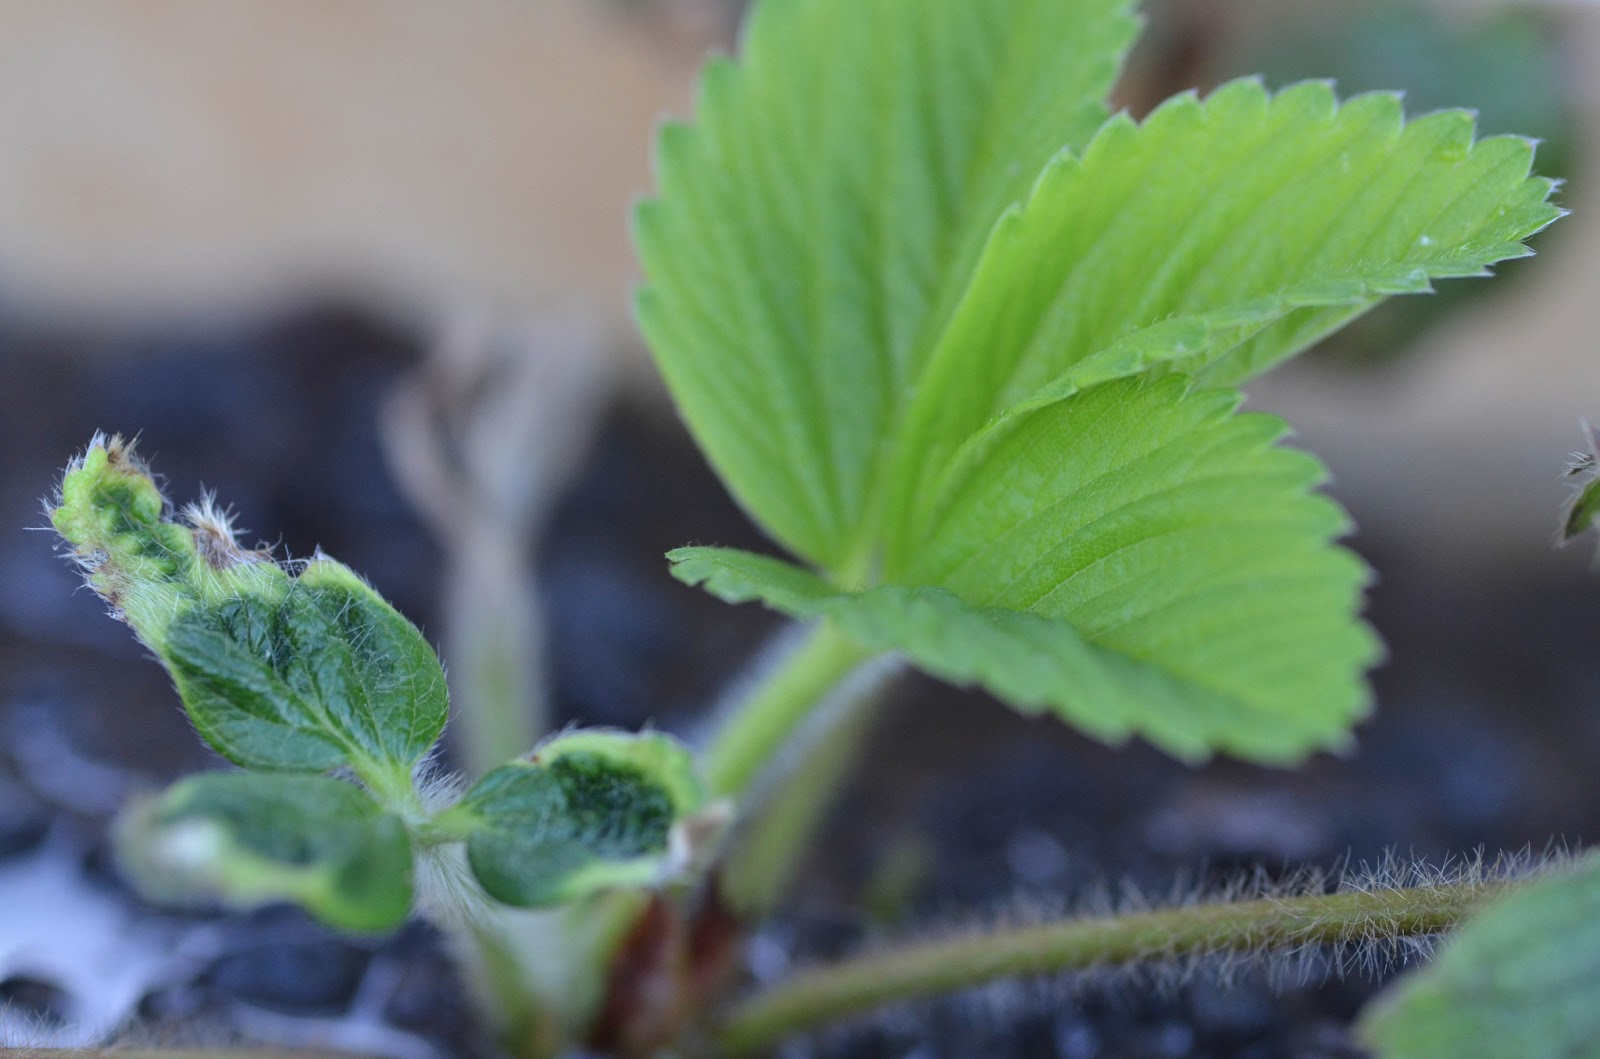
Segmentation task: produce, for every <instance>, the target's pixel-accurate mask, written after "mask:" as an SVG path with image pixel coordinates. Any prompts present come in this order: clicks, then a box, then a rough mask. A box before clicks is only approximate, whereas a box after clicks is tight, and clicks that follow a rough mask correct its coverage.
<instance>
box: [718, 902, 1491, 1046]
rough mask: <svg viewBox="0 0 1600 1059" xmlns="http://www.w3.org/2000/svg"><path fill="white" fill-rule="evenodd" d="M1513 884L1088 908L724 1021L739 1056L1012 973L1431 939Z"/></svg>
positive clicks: (849, 976)
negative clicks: (1097, 912)
mask: <svg viewBox="0 0 1600 1059" xmlns="http://www.w3.org/2000/svg"><path fill="white" fill-rule="evenodd" d="M1509 885H1514V884H1510V883H1504V882H1488V883H1486V882H1483V881H1481V880H1478V881H1470V880H1469V881H1464V882H1461V883H1454V884H1443V885H1431V886H1416V887H1412V888H1405V889H1377V890H1371V891H1363V890H1352V891H1348V892H1342V893H1334V894H1317V895H1310V896H1304V897H1284V898H1271V897H1266V898H1257V899H1253V900H1247V901H1235V902H1227V903H1214V904H1197V905H1192V906H1188V907H1183V908H1168V909H1160V910H1156V911H1150V912H1140V913H1134V914H1127V915H1112V916H1104V917H1093V918H1080V919H1072V920H1066V921H1060V922H1055V923H1043V924H1039V925H1035V926H1025V927H1014V928H1008V929H1002V930H997V931H994V932H992V933H985V934H977V935H970V936H963V937H956V938H948V939H943V940H935V941H925V942H920V943H916V944H910V945H906V946H904V947H901V948H894V949H887V950H884V951H880V952H876V953H872V954H869V955H866V956H863V957H860V958H858V959H855V960H852V961H849V962H846V963H842V964H838V965H835V966H832V967H820V968H817V969H814V970H811V971H805V972H802V973H800V974H798V975H796V976H794V977H793V978H791V979H789V980H788V981H787V982H784V983H781V984H779V985H777V986H775V987H773V988H772V989H770V990H767V991H766V992H763V993H759V994H757V995H756V996H754V997H752V998H750V999H748V1000H746V1001H744V1002H743V1003H741V1004H738V1005H736V1006H735V1007H734V1008H733V1010H732V1011H731V1012H730V1013H729V1014H728V1016H727V1017H726V1019H725V1020H724V1021H723V1022H722V1024H721V1025H720V1027H719V1028H718V1031H717V1042H718V1045H719V1047H720V1049H721V1051H722V1052H723V1053H724V1054H726V1055H730V1056H740V1055H749V1054H751V1053H755V1052H760V1051H762V1050H765V1049H768V1048H770V1047H772V1046H773V1045H775V1044H776V1043H778V1042H779V1041H781V1040H782V1039H783V1038H785V1037H787V1036H789V1035H790V1034H793V1033H796V1032H799V1031H802V1030H807V1029H811V1028H814V1027H817V1026H821V1025H823V1024H826V1023H830V1022H835V1021H838V1020H840V1019H843V1018H846V1017H848V1016H850V1015H854V1014H859V1013H861V1012H865V1011H870V1010H872V1009H874V1008H878V1007H882V1006H884V1005H887V1004H891V1003H894V1002H896V1001H900V1000H909V999H914V998H919V997H929V996H935V995H938V994H941V993H949V992H955V991H957V990H961V989H968V988H972V987H975V986H981V985H985V984H988V983H990V982H994V981H997V980H1000V979H1005V978H1016V977H1022V976H1027V975H1039V974H1052V973H1059V972H1065V971H1077V970H1087V969H1091V968H1095V967H1102V966H1107V965H1116V964H1126V963H1132V962H1136V961H1155V960H1164V959H1181V958H1183V957H1186V956H1196V955H1206V954H1212V953H1229V952H1253V951H1258V950H1263V949H1293V948H1297V947H1300V946H1304V945H1322V944H1339V943H1346V942H1361V941H1374V940H1383V939H1398V938H1406V937H1426V936H1428V935H1433V934H1438V933H1441V932H1443V931H1446V930H1448V929H1450V928H1451V927H1453V926H1455V924H1456V923H1457V922H1459V921H1460V920H1461V919H1462V918H1463V917H1464V916H1465V915H1466V914H1467V913H1469V912H1471V911H1472V910H1473V909H1475V908H1477V907H1478V906H1479V905H1480V904H1482V903H1483V902H1484V901H1486V900H1488V899H1490V898H1491V897H1493V896H1495V895H1496V894H1498V893H1500V892H1502V891H1503V890H1504V889H1505V888H1506V887H1507V886H1509Z"/></svg>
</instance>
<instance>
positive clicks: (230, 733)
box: [53, 439, 449, 782]
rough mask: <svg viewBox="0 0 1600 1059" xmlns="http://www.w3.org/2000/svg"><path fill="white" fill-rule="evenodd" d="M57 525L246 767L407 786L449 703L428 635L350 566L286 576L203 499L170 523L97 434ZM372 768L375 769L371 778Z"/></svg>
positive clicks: (137, 468) (206, 732)
mask: <svg viewBox="0 0 1600 1059" xmlns="http://www.w3.org/2000/svg"><path fill="white" fill-rule="evenodd" d="M53 517H54V521H55V524H56V527H57V528H58V529H59V530H60V531H61V533H62V535H63V536H64V537H65V538H66V539H67V540H68V541H69V542H70V543H71V544H72V545H73V546H74V549H75V554H76V555H77V556H78V557H79V559H80V561H81V562H82V563H83V564H84V565H85V566H86V567H87V568H88V571H89V581H90V584H92V585H93V586H94V587H95V588H96V590H97V591H99V592H100V594H101V595H102V596H104V597H105V598H106V599H107V600H108V601H110V602H111V604H112V606H113V607H114V608H115V610H116V612H117V613H118V615H119V616H121V617H124V618H125V619H126V620H127V621H128V622H129V624H131V625H132V626H133V627H134V630H135V631H136V632H137V633H138V634H139V637H140V639H142V640H143V641H144V642H145V643H146V644H148V645H149V646H150V647H151V649H152V650H154V651H155V653H156V655H157V657H159V658H160V659H161V660H162V662H163V663H164V664H165V665H166V666H167V668H168V670H169V671H170V672H171V673H172V675H173V678H174V680H175V681H176V683H177V685H178V690H179V693H180V694H181V695H182V697H183V700H184V706H185V708H186V709H187V710H188V713H189V716H190V718H191V719H192V720H193V722H194V725H195V728H196V729H197V730H198V731H199V732H200V734H201V735H202V736H203V737H204V738H205V739H206V741H207V742H209V743H210V744H211V745H212V746H213V747H214V748H216V750H217V751H218V752H220V753H221V754H223V755H224V756H225V757H227V758H229V759H230V760H232V761H234V762H236V763H238V764H240V765H245V766H248V767H251V768H260V769H287V770H301V771H309V772H317V771H323V770H326V769H330V768H333V767H336V766H339V765H344V764H355V765H357V766H358V767H360V766H363V765H365V766H371V767H372V768H376V769H378V770H379V771H381V772H384V773H393V774H396V775H398V776H400V777H402V778H405V779H406V780H407V782H408V781H409V774H410V769H411V767H412V766H413V765H414V764H415V763H416V762H417V761H419V760H420V759H421V758H422V757H423V756H424V755H425V754H427V752H428V751H429V749H430V748H431V747H432V746H433V744H434V742H435V740H437V739H438V737H439V733H440V732H441V731H442V730H443V728H444V723H445V718H446V714H447V712H448V709H449V700H448V696H447V692H446V689H445V681H444V672H443V670H442V669H441V668H440V665H439V660H438V658H437V656H436V655H435V654H434V653H433V651H432V649H431V648H430V647H429V646H428V644H427V641H426V640H424V639H423V637H422V634H421V633H419V632H418V631H417V629H416V628H415V627H414V626H413V625H411V623H410V622H408V621H406V620H405V618H403V617H401V616H400V614H399V613H398V612H396V611H395V609H394V608H393V607H391V606H390V605H389V604H388V603H387V602H385V601H384V600H383V598H382V597H380V596H379V595H378V594H377V593H376V592H374V591H373V590H372V589H371V588H370V587H369V586H367V585H366V584H365V583H364V582H363V581H362V580H361V579H360V578H359V577H357V576H356V575H355V574H354V573H352V572H351V571H350V570H349V569H348V568H347V567H344V566H342V565H341V564H339V563H337V562H334V561H333V560H331V559H327V558H325V557H322V556H318V557H317V558H316V559H314V560H313V561H312V562H310V563H308V564H306V565H305V567H304V568H303V569H302V570H301V572H300V574H299V576H298V577H294V576H291V575H290V574H289V573H288V572H287V571H285V570H284V569H283V568H282V567H280V566H278V565H277V564H276V563H274V562H272V561H271V558H270V557H269V556H267V555H265V554H262V553H258V552H251V551H245V550H244V549H242V548H240V547H239V546H238V544H237V543H236V542H235V540H234V538H233V533H232V530H231V528H230V527H229V525H228V522H227V519H226V518H225V517H223V516H222V515H220V514H218V513H217V512H216V511H215V510H214V509H212V508H211V507H210V506H209V505H199V506H196V507H191V508H190V509H188V510H187V511H186V512H185V517H186V519H187V524H179V523H176V522H173V521H170V520H169V519H168V518H167V507H166V501H165V499H164V498H163V497H162V496H161V493H160V491H159V490H158V489H157V487H156V485H155V483H154V481H153V480H152V479H151V477H150V475H149V473H148V472H147V471H146V470H145V468H144V467H143V465H142V464H140V463H139V461H138V460H137V459H136V458H135V457H134V455H133V452H132V450H131V447H130V446H127V445H125V444H123V443H122V442H121V441H120V440H118V439H111V440H110V441H105V440H104V439H96V442H95V443H94V444H92V445H91V446H90V448H89V450H88V452H87V453H86V454H85V456H84V457H83V458H82V459H81V460H79V461H78V462H77V463H75V464H74V465H73V466H72V467H71V468H69V470H68V472H67V476H66V479H65V481H64V483H63V486H62V495H61V502H60V504H59V505H58V506H57V507H56V508H55V509H54V511H53ZM363 772H364V773H370V772H371V768H365V769H363Z"/></svg>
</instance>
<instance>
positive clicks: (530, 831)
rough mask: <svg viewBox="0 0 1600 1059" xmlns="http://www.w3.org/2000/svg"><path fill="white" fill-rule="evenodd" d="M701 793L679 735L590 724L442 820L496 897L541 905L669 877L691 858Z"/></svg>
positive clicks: (514, 766) (493, 776)
mask: <svg viewBox="0 0 1600 1059" xmlns="http://www.w3.org/2000/svg"><path fill="white" fill-rule="evenodd" d="M705 801H706V793H705V789H704V787H703V785H702V784H701V781H700V778H699V775H698V773H697V772H696V770H695V767H694V760H693V758H692V757H691V756H690V754H689V752H688V750H686V749H685V748H684V747H683V746H682V745H681V744H679V743H678V742H677V741H676V740H674V739H671V738H669V737H667V736H664V735H658V734H655V733H645V734H643V735H624V734H621V733H615V732H600V731H583V732H573V733H570V734H567V735H563V736H560V737H558V738H555V739H552V740H549V741H548V742H545V743H543V744H541V745H540V746H539V747H537V748H536V749H535V750H534V752H533V753H532V754H531V755H530V756H529V757H528V759H527V760H523V761H514V762H512V763H510V764H508V765H502V766H501V767H500V768H497V769H494V770H493V771H491V772H490V773H488V774H487V775H486V776H484V777H483V778H482V779H481V780H479V781H478V782H477V783H476V784H474V785H473V787H472V789H471V790H469V791H468V792H467V794H466V796H465V797H464V798H463V799H462V800H461V803H460V804H459V805H457V806H456V807H455V808H454V809H452V810H451V812H450V814H449V816H448V818H447V819H448V820H449V826H450V827H452V828H454V829H457V830H459V831H461V832H464V833H465V835H466V841H467V859H468V862H469V863H470V864H471V866H472V871H473V873H474V874H475V875H476V876H477V878H478V881H479V882H480V883H481V884H482V885H483V888H484V890H485V891H486V892H488V894H489V895H490V896H491V897H494V898H495V899H497V900H499V901H502V902H504V903H506V904H510V905H520V906H524V907H539V906H544V905H551V904H557V903H560V902H563V901H571V900H574V899H576V898H579V897H583V896H585V895H587V894H590V893H594V892H596V891H599V890H605V889H614V888H617V887H623V886H650V885H655V884H657V883H661V882H667V881H670V880H671V878H672V877H673V875H674V873H676V872H682V871H685V870H687V869H688V868H690V867H691V866H692V864H691V863H690V862H691V861H692V860H693V859H695V858H694V853H695V850H693V849H690V848H687V846H692V845H695V844H696V843H697V842H698V841H699V836H696V835H695V834H693V824H692V818H693V817H694V815H695V814H696V813H698V812H699V811H700V810H701V809H702V808H703V807H704V805H705ZM686 844H687V845H686ZM675 846H676V847H677V848H675Z"/></svg>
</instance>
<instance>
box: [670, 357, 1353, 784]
mask: <svg viewBox="0 0 1600 1059" xmlns="http://www.w3.org/2000/svg"><path fill="white" fill-rule="evenodd" d="M1237 401H1238V397H1237V395H1236V394H1233V393H1231V392H1228V391H1191V390H1190V389H1189V383H1188V382H1187V381H1186V380H1185V379H1182V378H1179V377H1169V378H1166V379H1163V380H1159V381H1153V382H1152V381H1144V380H1137V379H1130V380H1119V381H1117V382H1112V383H1108V384H1105V385H1102V386H1098V387H1094V388H1091V389H1089V390H1086V391H1084V392H1083V393H1081V394H1079V395H1077V396H1075V397H1073V398H1071V399H1069V400H1065V401H1061V402H1058V403H1056V404H1053V405H1050V406H1048V407H1045V408H1043V409H1040V410H1038V411H1037V412H1036V413H1034V414H1033V415H1032V416H1029V417H1024V418H1021V419H1019V420H1017V421H1016V422H1015V423H1014V424H1013V425H1012V426H1011V427H1010V428H1009V429H1007V430H1005V431H1000V432H997V434H996V435H995V436H994V437H992V438H991V439H990V443H989V444H988V445H987V446H986V447H984V448H983V449H982V450H981V451H975V452H974V454H973V455H972V456H971V458H970V460H968V461H967V462H966V463H964V464H963V471H964V473H963V474H962V475H961V476H960V477H959V478H952V480H951V481H950V482H949V483H947V484H946V487H945V488H944V489H942V490H941V491H940V492H939V493H938V494H937V497H936V499H935V500H934V501H932V502H931V503H930V505H929V507H928V509H927V512H926V513H925V515H924V517H923V519H922V521H921V522H920V523H919V529H918V537H919V539H920V540H922V541H923V546H922V548H921V549H920V550H919V553H918V555H917V556H916V558H915V561H914V562H913V563H912V564H911V565H909V566H908V567H906V568H904V569H900V570H894V569H891V570H890V571H889V572H888V578H889V580H890V582H891V584H890V585H887V586H883V587H879V588H875V589H872V590H869V591H867V592H864V593H861V594H858V595H850V594H843V593H838V592H836V591H835V590H833V589H831V588H830V587H829V586H828V585H827V584H825V583H824V582H822V581H821V580H820V579H818V578H816V577H814V576H813V575H810V574H807V573H805V572H804V571H801V570H798V569H796V568H795V567H792V566H790V565H788V564H785V563H782V562H779V561H778V560H775V559H768V558H764V557H760V556H750V555H748V554H747V553H738V552H728V551H724V550H708V549H683V550H680V551H677V552H674V553H672V555H671V556H670V557H669V558H671V559H672V560H673V561H674V562H675V564H676V565H675V567H674V573H675V574H676V575H677V576H679V577H680V578H682V579H684V580H687V581H690V582H693V583H698V582H703V583H705V585H706V587H707V588H708V589H710V590H711V591H713V592H715V593H716V594H718V595H719V596H722V597H723V598H725V599H730V600H734V601H740V600H744V599H752V598H759V599H761V600H763V601H765V602H767V603H769V604H770V605H772V606H775V607H777V608H778V609H780V610H784V611H786V612H788V613H790V614H794V615H797V616H801V617H828V618H831V619H832V620H834V621H835V622H836V623H837V624H838V627H839V629H840V631H841V632H842V633H844V634H845V635H847V636H850V637H851V638H853V639H855V640H857V642H859V643H861V644H862V645H863V646H866V647H868V648H871V649H875V650H893V649H898V650H902V651H904V652H906V654H907V655H908V656H910V658H911V659H912V660H913V661H914V662H915V663H916V664H917V665H918V666H919V667H921V668H923V669H925V670H927V671H928V672H931V673H934V674H937V675H940V676H944V677H946V678H948V679H951V680H955V681H957V682H959V683H974V682H975V683H980V684H982V685H983V686H985V687H987V688H988V689H989V690H991V691H993V692H994V693H995V694H997V695H999V696H1000V697H1001V698H1003V699H1006V700H1007V701H1009V702H1011V703H1012V704H1013V705H1015V706H1018V707H1019V708H1023V709H1041V708H1048V709H1050V710H1051V711H1053V712H1055V713H1057V714H1059V715H1060V716H1062V717H1064V718H1065V719H1066V720H1068V721H1070V722H1072V723H1073V724H1075V725H1077V726H1079V727H1080V728H1083V729H1084V730H1086V731H1088V732H1090V733H1092V734H1095V735H1097V736H1099V737H1100V738H1103V739H1110V740H1116V739H1121V738H1124V737H1126V736H1127V735H1128V734H1130V733H1137V734H1140V735H1143V736H1145V737H1147V738H1149V739H1150V740H1151V741H1152V742H1154V743H1156V744H1157V745H1159V746H1161V747H1162V748H1163V749H1165V750H1167V751H1169V752H1171V753H1174V754H1177V755H1179V756H1182V757H1186V758H1196V757H1200V756H1203V755H1205V754H1206V753H1208V752H1210V751H1211V750H1216V749H1221V750H1227V751H1229V752H1231V753H1235V754H1238V755H1241V756H1245V757H1250V758H1255V759H1258V760H1270V761H1288V760H1292V759H1294V758H1297V757H1300V756H1303V755H1304V754H1305V753H1306V752H1308V751H1310V750H1313V749H1317V748H1322V747H1329V746H1338V745H1341V744H1342V743H1343V742H1344V741H1345V739H1346V735H1345V733H1346V731H1347V729H1348V727H1349V725H1350V724H1351V722H1352V721H1353V720H1355V719H1356V718H1357V717H1359V716H1360V715H1361V714H1362V712H1363V711H1364V709H1365V706H1366V702H1367V692H1366V688H1365V683H1364V681H1363V679H1362V671H1363V670H1364V668H1365V667H1366V666H1367V665H1368V664H1370V662H1371V661H1372V660H1373V659H1374V657H1375V656H1376V653H1377V651H1376V644H1375V641H1374V639H1373V637H1372V635H1371V633H1370V632H1369V631H1368V630H1367V628H1366V627H1365V626H1364V625H1363V624H1362V623H1361V622H1360V621H1359V620H1358V619H1357V618H1356V614H1355V612H1356V608H1357V606H1358V605H1359V600H1360V590H1361V586H1362V584H1363V583H1364V581H1365V579H1366V571H1365V568H1364V567H1363V565H1362V564H1361V563H1360V562H1359V561H1358V560H1357V559H1355V558H1354V557H1353V556H1351V555H1349V554H1348V553H1347V552H1344V551H1342V550H1340V549H1338V548H1334V547H1330V542H1331V541H1332V540H1333V539H1334V538H1335V537H1337V536H1338V535H1339V534H1340V533H1342V532H1343V531H1344V529H1345V527H1346V520H1345V517H1344V515H1343V513H1342V512H1341V511H1340V510H1339V509H1338V507H1337V506H1336V505H1334V504H1333V503H1332V502H1330V501H1328V500H1326V499H1325V498H1322V497H1319V496H1316V495H1314V494H1312V493H1311V492H1310V490H1311V488H1312V487H1313V486H1314V485H1315V484H1316V483H1317V482H1318V481H1319V480H1320V478H1321V476H1322V471H1321V468H1320V466H1319V465H1318V464H1317V463H1316V461H1315V460H1313V459H1311V458H1310V457H1308V456H1305V455H1304V454H1302V453H1297V452H1294V451H1291V450H1287V449H1281V448H1276V447H1274V445H1273V443H1274V442H1275V441H1276V440H1277V439H1278V438H1279V437H1280V436H1281V435H1282V434H1283V432H1284V427H1283V424H1282V423H1281V422H1280V421H1279V420H1277V419H1274V418H1273V417H1270V416H1264V415H1256V414H1250V415H1238V414H1235V413H1234V411H1233V409H1234V407H1235V405H1236V404H1237Z"/></svg>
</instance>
